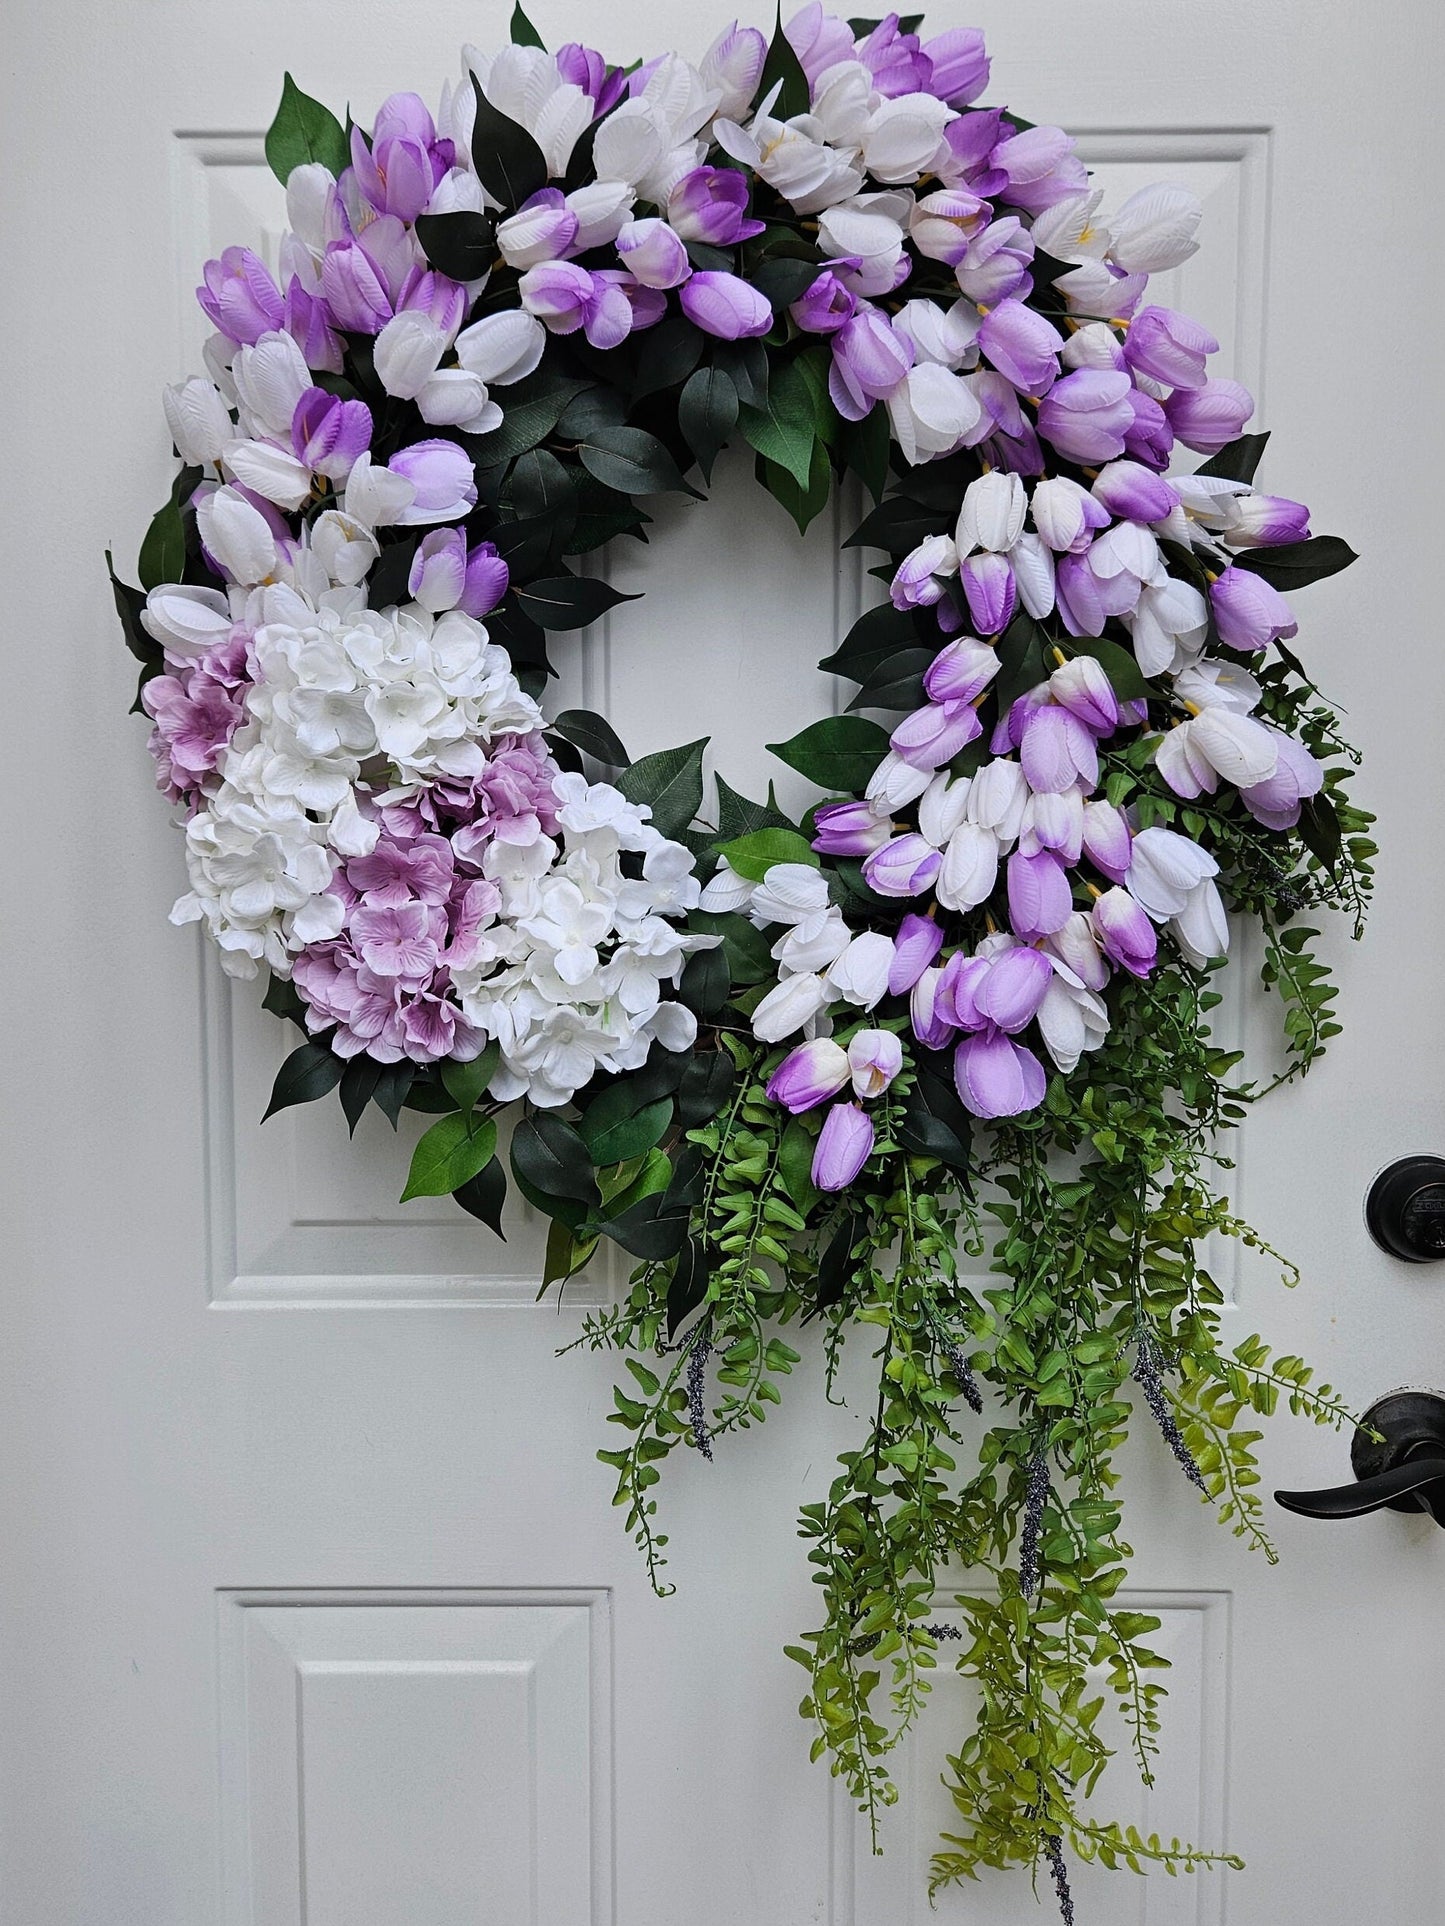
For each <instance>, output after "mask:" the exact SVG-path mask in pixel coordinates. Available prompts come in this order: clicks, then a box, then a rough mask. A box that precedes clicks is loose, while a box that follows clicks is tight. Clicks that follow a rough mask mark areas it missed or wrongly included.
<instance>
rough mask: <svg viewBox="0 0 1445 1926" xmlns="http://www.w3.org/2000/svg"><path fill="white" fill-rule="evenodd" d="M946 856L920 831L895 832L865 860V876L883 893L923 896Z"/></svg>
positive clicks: (872, 888) (865, 878) (884, 894)
mask: <svg viewBox="0 0 1445 1926" xmlns="http://www.w3.org/2000/svg"><path fill="white" fill-rule="evenodd" d="M942 862H943V857H942V856H941V855H940V854H939V852H938V851H937V850H936V849H935V848H934V847H933V845H932V843H928V842H925V841H924V839H923V838H922V837H921V836H919V835H913V834H910V835H907V836H895V837H894V838H893V840H892V841H891V842H887V843H884V844H883V846H882V848H881V849H875V850H874V852H873V854H872V855H871V856H868V857H865V858H864V861H863V878H864V881H865V882H866V883H867V885H868V887H869V889H871V890H876V891H877V893H878V895H880V896H921V895H922V894H923V892H924V891H925V890H926V889H928V888H929V887H930V886H931V885H932V883H933V879H934V877H935V876H937V874H938V871H939V868H940V866H941V865H942Z"/></svg>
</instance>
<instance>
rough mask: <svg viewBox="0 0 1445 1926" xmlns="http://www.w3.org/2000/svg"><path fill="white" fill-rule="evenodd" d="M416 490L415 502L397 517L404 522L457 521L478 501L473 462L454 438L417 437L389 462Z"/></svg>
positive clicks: (396, 472) (392, 470) (393, 469)
mask: <svg viewBox="0 0 1445 1926" xmlns="http://www.w3.org/2000/svg"><path fill="white" fill-rule="evenodd" d="M387 467H388V468H389V469H390V470H391V472H392V474H393V475H400V476H402V477H403V479H404V480H406V481H409V482H410V483H411V484H412V487H413V488H414V489H415V490H416V494H415V496H414V497H413V500H412V503H411V506H410V507H409V508H408V509H407V510H406V511H405V512H404V513H403V514H401V515H399V516H398V517H397V520H398V522H400V523H402V524H404V525H410V526H415V525H416V524H418V523H425V522H454V521H458V520H459V519H460V518H461V517H462V516H463V515H465V514H466V512H467V510H468V509H470V508H475V507H476V503H477V484H476V478H475V476H474V475H473V472H472V464H471V462H470V460H469V459H468V458H467V455H466V454H465V452H464V451H463V450H462V449H460V448H458V447H457V445H456V443H455V442H454V441H414V442H413V443H412V444H411V446H410V447H409V448H403V449H401V450H400V451H399V452H398V453H397V454H395V455H393V456H392V458H391V460H390V461H389V462H388V463H387Z"/></svg>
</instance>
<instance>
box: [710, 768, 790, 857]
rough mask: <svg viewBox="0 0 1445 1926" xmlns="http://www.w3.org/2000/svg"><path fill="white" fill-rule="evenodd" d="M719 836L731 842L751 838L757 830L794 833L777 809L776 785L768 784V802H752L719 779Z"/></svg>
mask: <svg viewBox="0 0 1445 1926" xmlns="http://www.w3.org/2000/svg"><path fill="white" fill-rule="evenodd" d="M717 802H718V834H719V836H721V837H722V838H723V840H724V841H727V842H730V841H733V840H734V839H736V838H737V837H740V836H749V835H751V834H752V832H753V831H754V830H755V829H791V828H792V827H793V824H792V822H791V821H790V820H789V819H788V817H786V816H785V815H784V814H783V812H782V810H781V809H779V808H778V801H777V797H776V796H775V795H774V794H773V785H772V784H771V783H769V784H768V800H767V801H766V802H765V803H759V802H753V801H752V800H751V798H750V797H747V796H744V795H740V794H739V792H738V791H737V790H736V789H734V788H733V787H732V786H731V785H730V784H729V783H728V782H727V781H726V780H725V779H724V778H723V777H722V776H719V777H718V778H717Z"/></svg>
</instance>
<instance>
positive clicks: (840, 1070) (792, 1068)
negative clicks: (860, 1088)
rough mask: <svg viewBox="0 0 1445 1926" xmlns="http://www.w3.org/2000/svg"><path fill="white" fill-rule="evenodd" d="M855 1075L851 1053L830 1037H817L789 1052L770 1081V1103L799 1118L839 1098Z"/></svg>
mask: <svg viewBox="0 0 1445 1926" xmlns="http://www.w3.org/2000/svg"><path fill="white" fill-rule="evenodd" d="M852 1074H853V1067H852V1065H851V1064H850V1062H849V1061H848V1053H847V1051H846V1050H844V1049H843V1047H842V1045H841V1044H837V1043H834V1041H833V1039H832V1038H831V1037H815V1038H814V1040H813V1041H812V1042H811V1043H800V1044H799V1045H798V1047H797V1048H796V1049H795V1050H790V1051H789V1052H788V1054H787V1056H785V1057H784V1058H783V1060H782V1062H781V1063H780V1064H779V1065H778V1067H777V1069H776V1070H775V1071H774V1072H773V1074H772V1076H771V1077H769V1079H768V1101H769V1102H770V1103H776V1104H781V1105H782V1107H783V1109H784V1110H788V1111H791V1112H792V1114H793V1115H794V1116H795V1117H796V1116H797V1115H798V1114H799V1112H800V1111H803V1110H811V1109H813V1107H814V1106H815V1105H816V1104H820V1103H826V1102H827V1100H828V1098H829V1097H836V1096H837V1094H838V1092H839V1091H840V1090H841V1089H842V1088H843V1085H844V1084H845V1083H847V1081H848V1079H849V1077H850V1076H851V1075H852Z"/></svg>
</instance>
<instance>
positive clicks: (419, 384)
mask: <svg viewBox="0 0 1445 1926" xmlns="http://www.w3.org/2000/svg"><path fill="white" fill-rule="evenodd" d="M446 346H447V336H446V333H445V331H444V330H443V329H442V328H440V327H439V326H438V325H437V323H436V322H435V321H433V320H432V318H431V316H430V315H429V314H420V313H417V312H416V311H415V310H414V309H404V310H403V312H402V313H400V314H394V315H393V316H392V317H391V319H390V321H388V322H387V324H386V326H385V327H384V328H383V329H382V330H381V333H380V334H379V335H377V337H376V340H375V343H374V344H373V348H372V361H373V364H374V366H375V368H376V375H377V379H378V380H379V381H380V383H381V385H382V387H383V388H385V390H386V392H387V393H388V394H389V395H395V396H396V397H397V398H398V400H400V401H415V400H416V398H417V396H418V395H419V394H420V393H421V391H422V389H423V388H424V387H425V386H426V384H427V382H428V381H430V380H431V378H432V376H433V375H434V374H435V373H436V371H437V364H438V363H439V362H440V360H441V358H442V355H443V353H444V352H445V350H446Z"/></svg>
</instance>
